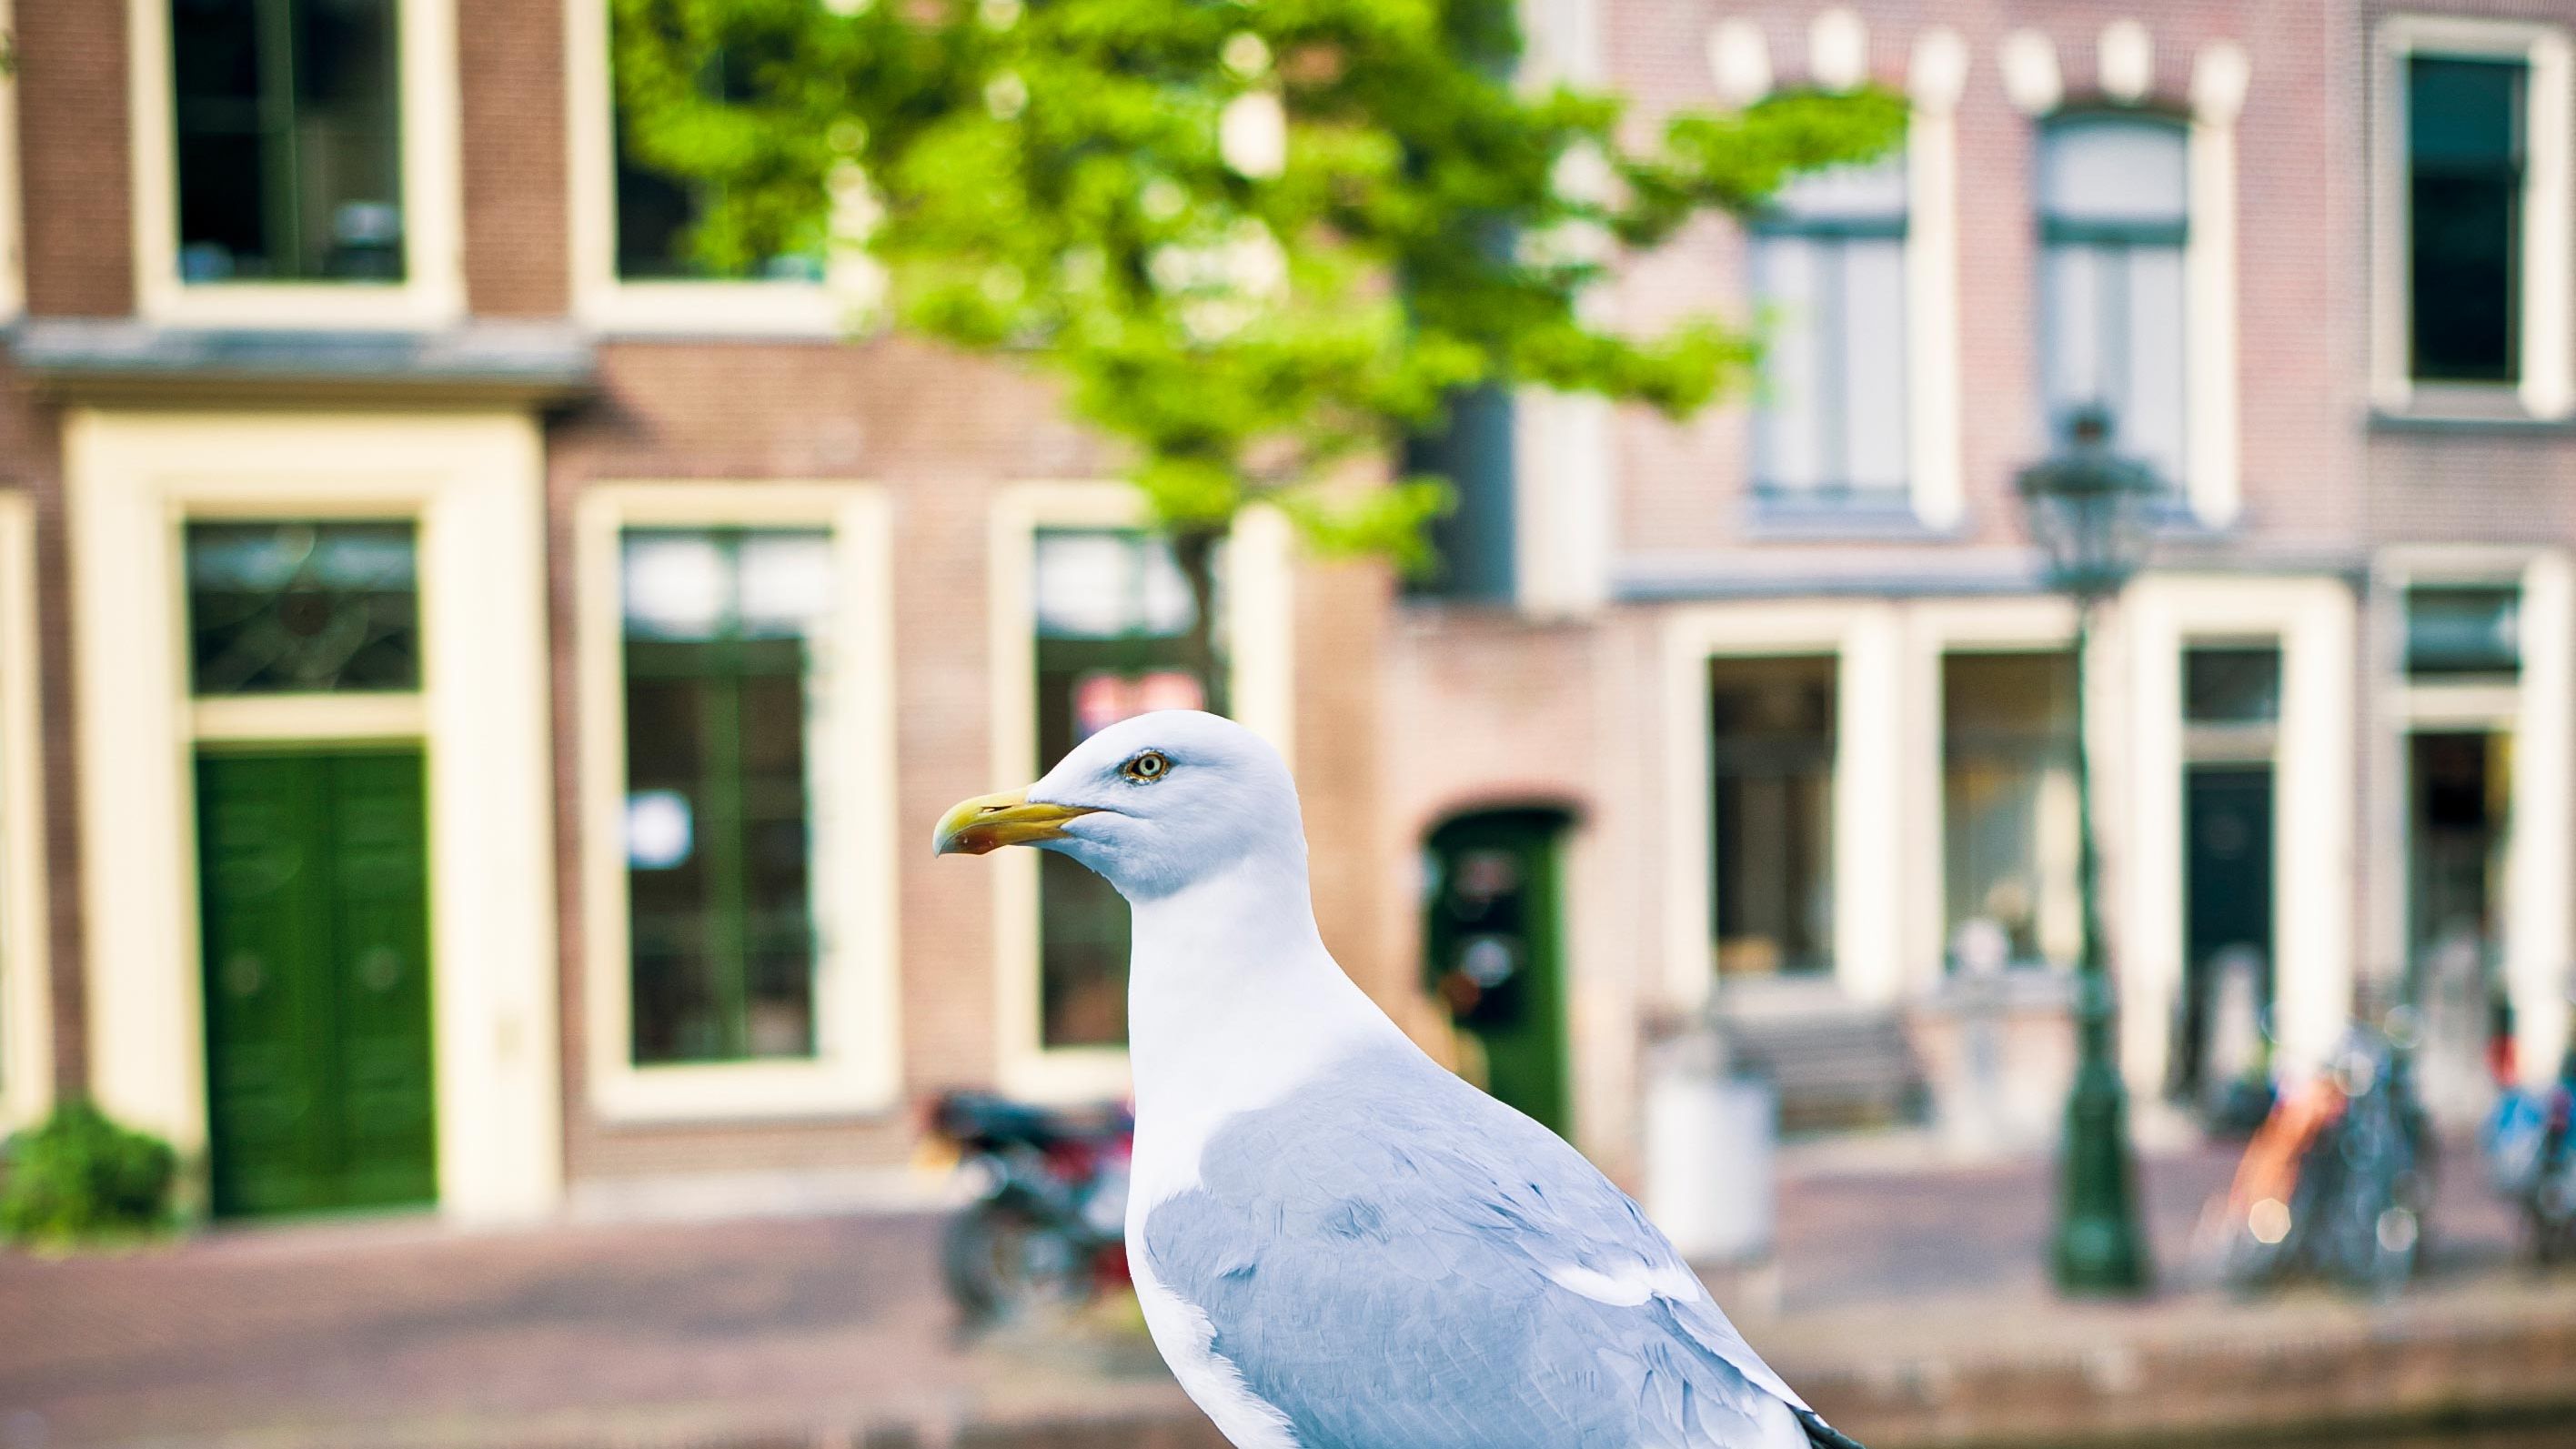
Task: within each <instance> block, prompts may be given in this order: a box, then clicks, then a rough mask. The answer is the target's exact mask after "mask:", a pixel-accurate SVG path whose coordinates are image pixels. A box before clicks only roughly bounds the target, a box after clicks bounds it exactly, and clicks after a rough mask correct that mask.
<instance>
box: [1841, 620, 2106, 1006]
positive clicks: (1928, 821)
mask: <svg viewBox="0 0 2576 1449" xmlns="http://www.w3.org/2000/svg"><path fill="white" fill-rule="evenodd" d="M1905 635H1906V638H1905V661H1904V669H1905V681H1904V693H1903V701H1904V703H1903V708H1904V711H1905V713H1904V717H1903V719H1902V721H1901V723H1900V727H1899V730H1898V734H1899V737H1900V738H1901V739H1902V740H1903V742H1904V751H1905V761H1904V765H1903V768H1902V771H1901V774H1902V778H1903V782H1904V785H1903V793H1902V794H1901V795H1900V796H1899V797H1897V798H1898V802H1899V803H1898V808H1899V810H1900V811H1901V812H1902V813H1901V814H1900V815H1898V816H1896V817H1893V818H1883V819H1882V821H1881V823H1880V825H1879V828H1880V829H1882V830H1885V829H1890V828H1891V827H1893V828H1894V829H1895V830H1896V832H1897V833H1899V834H1900V835H1901V836H1902V837H1903V839H1904V855H1905V860H1906V862H1907V863H1908V864H1909V866H1910V867H1911V868H1910V869H1907V870H1905V871H1904V872H1903V873H1902V878H1903V881H1904V887H1905V890H1904V896H1903V899H1902V909H1903V916H1904V919H1903V927H1904V943H1903V947H1902V960H1903V962H1904V965H1905V967H1906V971H1905V977H1906V979H1905V987H1906V990H1907V991H1908V992H1911V993H1921V992H1927V991H1930V990H1933V989H1934V988H1936V987H1938V986H1939V985H1940V984H1941V981H1942V978H1943V976H1944V974H1945V972H1944V965H1945V962H1946V961H1947V959H1948V956H1949V950H1950V941H1949V931H1948V916H1949V909H1948V899H1949V879H1948V874H1949V855H1948V851H1947V849H1946V848H1945V844H1944V840H1945V834H1946V826H1947V821H1946V818H1945V816H1946V811H1945V806H1944V801H1943V797H1942V781H1943V778H1944V775H1945V774H1946V770H1945V766H1944V759H1945V752H1946V750H1947V746H1948V741H1947V740H1946V739H1945V738H1944V735H1943V730H1942V719H1943V713H1944V711H1943V691H1942V688H1941V665H1942V661H1943V660H1944V659H1945V658H1946V657H1948V656H1949V655H1952V654H1958V653H1968V652H1976V653H2001V652H2016V651H2030V652H2047V651H2065V650H2068V649H2071V648H2072V647H2073V646H2074V642H2075V611H2074V608H2073V606H2071V605H2069V604H2068V603H2067V602H2066V601H2065V600H2064V599H2061V598H2056V597H2053V596H2046V595H2024V596H2019V597H2011V598H1995V599H1960V600H1934V601H1929V602H1925V603H1921V604H1916V605H1913V606H1912V607H1910V608H1909V609H1908V610H1907V611H1906V619H1905ZM2093 662H2094V664H2095V669H2094V671H2093V673H2092V675H2091V676H2089V677H2092V678H2094V679H2095V680H2096V682H2097V689H2096V692H2097V693H2099V689H2098V681H2099V678H2100V674H2101V670H2100V661H2099V657H2098V651H2097V658H2096V660H2095V661H2093ZM2088 703H2089V701H2088ZM2087 718H2088V720H2089V721H2090V722H2091V725H2092V732H2093V734H2094V736H2095V748H2094V758H2095V759H2096V760H2105V759H2107V752H2106V751H2105V750H2104V749H2103V748H2102V739H2103V736H2104V729H2103V726H2104V724H2105V723H2106V720H2105V715H2104V712H2103V711H2100V710H2095V711H2094V712H2092V713H2091V714H2089V715H2088V716H2087ZM2043 914H2044V915H2049V914H2053V913H2051V912H2048V911H2047V909H2046V907H2045V906H2043Z"/></svg>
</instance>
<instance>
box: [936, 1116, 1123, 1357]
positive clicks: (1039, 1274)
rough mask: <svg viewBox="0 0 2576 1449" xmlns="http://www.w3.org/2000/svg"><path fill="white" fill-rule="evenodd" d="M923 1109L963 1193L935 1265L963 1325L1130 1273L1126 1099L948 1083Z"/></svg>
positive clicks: (1088, 1291) (1087, 1290)
mask: <svg viewBox="0 0 2576 1449" xmlns="http://www.w3.org/2000/svg"><path fill="white" fill-rule="evenodd" d="M929 1115H930V1120H929V1124H928V1125H929V1130H930V1132H931V1134H932V1136H933V1137H935V1138H936V1139H938V1140H940V1141H942V1142H945V1143H947V1144H949V1145H950V1146H952V1147H953V1148H954V1149H955V1150H956V1151H957V1153H958V1167H957V1170H958V1173H959V1175H960V1176H961V1177H962V1178H963V1179H964V1181H965V1183H966V1187H967V1193H968V1197H969V1201H968V1202H967V1204H966V1205H965V1206H964V1207H963V1208H961V1209H959V1210H958V1212H957V1214H956V1216H954V1217H952V1218H950V1219H949V1222H948V1226H947V1229H946V1231H945V1233H944V1234H943V1236H942V1240H941V1249H940V1268H941V1272H942V1276H943V1277H944V1278H945V1279H946V1281H947V1285H948V1293H949V1296H950V1298H951V1299H952V1300H954V1301H955V1302H956V1304H957V1307H958V1310H959V1311H960V1312H961V1313H962V1314H963V1315H964V1316H965V1319H966V1321H967V1323H968V1324H969V1325H970V1326H985V1325H990V1324H994V1323H999V1322H1004V1321H1007V1320H1010V1319H1013V1318H1016V1317H1019V1316H1021V1315H1022V1314H1024V1313H1026V1312H1027V1311H1029V1310H1030V1309H1032V1308H1035V1307H1038V1306H1040V1305H1042V1304H1048V1303H1056V1304H1071V1303H1079V1302H1081V1301H1083V1300H1085V1299H1087V1298H1089V1297H1090V1296H1091V1295H1092V1294H1093V1293H1095V1292H1097V1291H1099V1290H1100V1289H1101V1288H1102V1287H1103V1286H1106V1285H1113V1284H1117V1283H1122V1282H1124V1281H1125V1280H1126V1275H1127V1252H1126V1241H1125V1236H1124V1234H1125V1226H1126V1216H1127V1172H1128V1158H1129V1156H1130V1153H1131V1151H1132V1149H1133V1145H1134V1138H1135V1130H1136V1119H1135V1117H1134V1115H1133V1114H1132V1113H1130V1112H1129V1111H1128V1110H1127V1109H1126V1108H1125V1107H1123V1106H1111V1107H1098V1108H1090V1109H1056V1108H1047V1107H1037V1106H1031V1105H1029V1104H1027V1103H1022V1102H1013V1101H1010V1100H1008V1099H1006V1098H1002V1097H998V1096H994V1095H991V1094H989V1093H984V1092H951V1093H949V1094H947V1095H946V1096H943V1097H941V1098H939V1099H938V1100H937V1101H936V1102H934V1103H933V1104H932V1105H931V1109H930V1114H929Z"/></svg>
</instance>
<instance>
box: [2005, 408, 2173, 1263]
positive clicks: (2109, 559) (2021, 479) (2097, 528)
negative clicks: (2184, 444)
mask: <svg viewBox="0 0 2576 1449" xmlns="http://www.w3.org/2000/svg"><path fill="white" fill-rule="evenodd" d="M2013 482H2014V486H2015V487H2016V488H2017V489H2018V490H2019V492H2020V493H2021V499H2022V508H2023V519H2024V522H2025V525H2026V526H2027V528H2028V530H2029V533H2030V539H2031V542H2032V543H2033V544H2034V545H2036V546H2037V547H2038V549H2039V551H2040V554H2041V557H2042V558H2043V559H2044V560H2045V567H2046V577H2047V581H2048V585H2049V587H2050V588H2052V589H2055V590H2057V591H2058V592H2059V593H2062V594H2065V595H2066V596H2067V597H2068V598H2070V599H2072V600H2073V601H2074V603H2075V810H2076V827H2075V839H2076V855H2075V871H2076V889H2077V894H2078V896H2079V897H2080V898H2081V901H2082V906H2083V944H2082V947H2081V954H2080V955H2079V956H2078V958H2077V961H2076V974H2075V988H2076V989H2075V1031H2076V1038H2075V1040H2076V1051H2077V1057H2076V1067H2075V1088H2074V1091H2073V1092H2072V1093H2070V1094H2069V1096H2068V1097H2067V1101H2066V1147H2065V1152H2064V1156H2063V1158H2062V1159H2061V1161H2060V1162H2059V1164H2058V1209H2057V1234H2056V1237H2055V1239H2054V1240H2053V1241H2052V1243H2051V1244H2050V1260H2051V1263H2052V1265H2053V1267H2054V1269H2055V1272H2056V1276H2057V1286H2058V1287H2059V1288H2061V1289H2063V1290H2065V1291H2067V1292H2070V1293H2120V1292H2131V1291H2135V1290H2137V1289H2141V1288H2144V1287H2145V1286H2146V1282H2147V1252H2146V1245H2145V1241H2144V1239H2143V1237H2142V1236H2141V1234H2140V1233H2139V1231H2138V1205H2137V1178H2136V1172H2135V1169H2134V1166H2133V1163H2132V1159H2131V1156H2130V1152H2129V1124H2128V1110H2129V1109H2128V1096H2127V1093H2126V1091H2125V1090H2124V1089H2123V1088H2122V1087H2121V1085H2120V1072H2119V1068H2118V1066H2117V1065H2116V1064H2115V1063H2114V1062H2113V1060H2112V1052H2111V1018H2112V1006H2111V983H2110V978H2109V975H2108V973H2107V972H2106V971H2105V970H2104V963H2103V956H2102V913H2101V907H2100V903H2099V900H2098V897H2099V895H2100V882H2099V876H2100V863H2099V857H2098V854H2097V852H2096V851H2095V849H2094V845H2093V779H2092V759H2091V755H2092V751H2091V748H2090V746H2089V745H2088V743H2087V742H2086V739H2085V731H2084V692H2085V686H2084V660H2085V655H2086V654H2087V653H2088V652H2089V651H2088V649H2087V646H2088V645H2089V644H2090V643H2091V641H2092V636H2093V614H2094V610H2095V609H2096V608H2097V607H2099V606H2100V605H2101V603H2102V602H2103V601H2104V600H2106V599H2109V598H2111V597H2113V596H2115V595H2117V594H2118V593H2119V592H2120V589H2121V587H2122V586H2123V585H2125V584H2127V583H2128V581H2129V578H2130V576H2131V575H2132V574H2135V573H2136V572H2137V571H2138V566H2139V565H2140V564H2141V563H2143V562H2144V561H2145V559H2146V553H2147V547H2148V545H2149V543H2150V542H2151V541H2152V534H2153V529H2154V523H2155V513H2156V510H2157V506H2158V503H2159V500H2160V499H2161V498H2162V497H2163V494H2164V485H2163V483H2162V482H2161V481H2160V480H2159V479H2158V478H2157V477H2156V474H2155V471H2154V470H2153V469H2151V468H2149V467H2148V466H2147V465H2146V464H2144V463H2141V462H2139V461H2137V460H2135V459H2132V458H2123V457H2121V456H2119V455H2118V454H2116V453H2114V452H2113V451H2112V450H2111V416H2110V414H2109V412H2108V411H2106V410H2105V409H2103V408H2100V407H2085V408H2080V409H2078V410H2077V411H2076V412H2075V413H2074V414H2073V415H2072V416H2071V417H2070V418H2069V419H2068V423H2067V443H2066V446H2065V447H2064V448H2062V449H2060V450H2059V451H2058V452H2056V453H2054V454H2052V455H2051V456H2049V457H2047V458H2045V459H2042V460H2041V461H2039V462H2037V463H2034V464H2032V465H2031V466H2029V467H2027V468H2024V469H2023V470H2022V471H2021V472H2020V473H2019V474H2018V475H2017V476H2016V477H2015V478H2014V480H2013Z"/></svg>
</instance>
